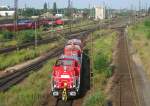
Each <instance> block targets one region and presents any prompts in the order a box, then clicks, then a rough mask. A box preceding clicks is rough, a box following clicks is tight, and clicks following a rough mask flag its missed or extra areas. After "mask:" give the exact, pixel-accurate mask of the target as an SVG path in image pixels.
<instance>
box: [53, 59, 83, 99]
mask: <svg viewBox="0 0 150 106" xmlns="http://www.w3.org/2000/svg"><path fill="white" fill-rule="evenodd" d="M80 67H81V66H80V62H79V61H78V60H75V59H73V58H63V59H58V60H57V61H56V64H55V65H54V66H53V73H52V76H53V78H52V83H51V84H52V85H51V87H52V95H53V96H56V97H60V96H62V93H63V92H64V89H66V90H67V91H66V95H67V97H74V96H77V93H78V91H79V85H80ZM62 97H63V96H62Z"/></svg>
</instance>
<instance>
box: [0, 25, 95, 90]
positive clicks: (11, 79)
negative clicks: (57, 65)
mask: <svg viewBox="0 0 150 106" xmlns="http://www.w3.org/2000/svg"><path fill="white" fill-rule="evenodd" d="M96 29H97V28H96V27H94V28H93V29H90V30H88V31H84V32H80V33H78V34H73V35H71V36H69V37H68V39H70V38H74V37H76V38H81V39H83V38H85V36H86V35H87V34H89V33H91V32H93V31H95V30H96ZM62 51H63V44H62V46H59V47H58V48H55V49H52V50H50V52H48V53H46V54H44V55H42V56H41V57H39V58H38V59H35V60H33V61H31V62H29V64H26V65H25V66H23V67H21V68H20V69H15V68H14V69H13V68H12V69H10V70H8V72H6V73H5V74H4V75H1V76H0V91H2V92H3V91H7V90H8V89H9V88H10V87H11V86H13V85H15V84H17V83H18V82H20V81H21V80H23V79H24V78H25V77H27V76H28V75H29V74H30V72H31V71H35V70H38V69H39V68H40V67H41V66H42V65H43V64H44V62H45V61H47V60H48V59H51V58H54V57H56V56H59V55H60V54H61V53H62Z"/></svg>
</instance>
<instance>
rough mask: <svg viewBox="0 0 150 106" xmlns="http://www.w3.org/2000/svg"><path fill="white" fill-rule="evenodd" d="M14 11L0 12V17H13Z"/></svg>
mask: <svg viewBox="0 0 150 106" xmlns="http://www.w3.org/2000/svg"><path fill="white" fill-rule="evenodd" d="M14 13H15V11H0V16H1V17H5V16H13V15H14Z"/></svg>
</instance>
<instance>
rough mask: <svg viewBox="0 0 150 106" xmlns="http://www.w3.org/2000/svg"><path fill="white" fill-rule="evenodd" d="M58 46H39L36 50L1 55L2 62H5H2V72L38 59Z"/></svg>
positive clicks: (0, 66) (55, 44)
mask: <svg viewBox="0 0 150 106" xmlns="http://www.w3.org/2000/svg"><path fill="white" fill-rule="evenodd" d="M56 46H58V43H57V42H54V43H49V44H46V45H41V46H38V47H37V48H36V49H35V48H34V47H31V48H27V49H22V50H20V51H15V52H12V53H10V54H1V55H0V60H3V61H1V62H0V70H3V69H5V68H7V67H10V66H14V65H16V64H19V63H22V62H24V61H27V60H30V59H34V58H35V57H38V56H40V55H41V54H43V53H46V52H48V51H49V50H50V49H52V48H53V47H56Z"/></svg>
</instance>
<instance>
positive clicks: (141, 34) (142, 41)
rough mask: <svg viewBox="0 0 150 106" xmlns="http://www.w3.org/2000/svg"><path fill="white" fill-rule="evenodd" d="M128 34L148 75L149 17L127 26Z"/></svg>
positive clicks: (149, 53) (149, 64)
mask: <svg viewBox="0 0 150 106" xmlns="http://www.w3.org/2000/svg"><path fill="white" fill-rule="evenodd" d="M128 34H129V38H130V39H131V40H132V44H133V47H134V48H135V49H136V51H137V53H138V54H139V55H140V58H141V59H142V62H143V65H144V67H145V70H146V72H147V74H148V75H149V76H150V70H149V69H150V57H149V56H150V19H145V20H144V21H143V22H141V23H137V24H136V25H134V26H131V27H129V28H128Z"/></svg>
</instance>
